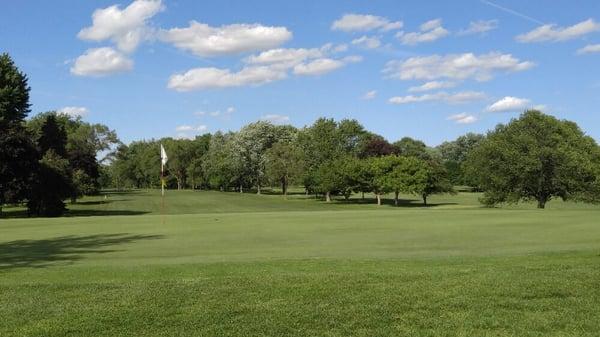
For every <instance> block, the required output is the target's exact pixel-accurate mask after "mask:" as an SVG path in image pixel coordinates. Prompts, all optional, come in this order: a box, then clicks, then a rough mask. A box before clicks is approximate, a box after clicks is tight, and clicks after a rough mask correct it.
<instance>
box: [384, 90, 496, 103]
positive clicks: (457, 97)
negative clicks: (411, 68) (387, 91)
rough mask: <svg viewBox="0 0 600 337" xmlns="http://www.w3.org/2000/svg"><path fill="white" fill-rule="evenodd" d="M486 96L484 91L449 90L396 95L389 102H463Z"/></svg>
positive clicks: (477, 99)
mask: <svg viewBox="0 0 600 337" xmlns="http://www.w3.org/2000/svg"><path fill="white" fill-rule="evenodd" d="M485 98H486V95H485V94H484V93H482V92H477V91H463V92H457V93H453V94H449V93H447V92H443V91H442V92H437V93H434V94H424V95H421V96H414V95H408V96H395V97H392V98H390V99H389V101H388V102H389V103H392V104H409V103H420V102H433V101H442V102H445V103H449V104H461V103H468V102H473V101H480V100H483V99H485Z"/></svg>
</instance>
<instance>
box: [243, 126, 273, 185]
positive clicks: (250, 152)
mask: <svg viewBox="0 0 600 337" xmlns="http://www.w3.org/2000/svg"><path fill="white" fill-rule="evenodd" d="M278 131H280V130H279V129H278V128H277V127H276V126H275V125H273V124H271V123H269V122H265V121H258V122H255V123H251V124H248V125H246V126H244V127H243V128H242V129H241V130H240V131H239V132H238V133H237V134H236V135H235V141H236V143H237V144H235V145H234V146H235V147H236V152H238V153H239V155H240V156H241V158H242V161H243V164H244V166H243V167H244V169H245V171H246V172H244V175H245V176H246V177H249V178H250V179H251V180H252V182H253V184H254V186H256V191H257V193H258V194H260V191H261V187H262V186H263V185H264V184H265V183H266V178H267V176H266V161H267V157H266V154H267V150H268V149H269V148H270V147H271V146H273V144H274V143H275V142H277V140H278V135H279V132H278Z"/></svg>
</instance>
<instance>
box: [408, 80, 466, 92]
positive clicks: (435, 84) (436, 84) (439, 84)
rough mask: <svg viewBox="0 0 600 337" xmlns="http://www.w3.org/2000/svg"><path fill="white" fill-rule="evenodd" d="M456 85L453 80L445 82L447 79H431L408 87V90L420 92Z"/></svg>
mask: <svg viewBox="0 0 600 337" xmlns="http://www.w3.org/2000/svg"><path fill="white" fill-rule="evenodd" d="M455 86H456V83H455V82H447V81H431V82H426V83H423V84H422V85H419V86H416V87H410V88H408V92H422V91H429V90H436V89H444V88H453V87H455Z"/></svg>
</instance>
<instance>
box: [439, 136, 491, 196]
mask: <svg viewBox="0 0 600 337" xmlns="http://www.w3.org/2000/svg"><path fill="white" fill-rule="evenodd" d="M483 139H485V136H483V135H481V134H477V133H471V132H470V133H467V134H465V135H463V136H460V137H458V138H457V139H456V140H453V141H449V142H443V143H442V144H440V145H439V146H438V147H437V149H438V151H439V153H440V156H441V158H442V160H443V163H444V166H445V167H446V170H447V171H448V178H449V179H450V181H451V182H452V183H453V184H454V185H470V186H472V185H473V181H472V180H471V179H469V176H468V175H466V174H465V171H464V168H463V164H464V162H465V161H466V159H467V156H468V155H469V153H470V152H471V151H472V150H473V149H474V148H475V147H477V145H479V143H481V141H482V140H483Z"/></svg>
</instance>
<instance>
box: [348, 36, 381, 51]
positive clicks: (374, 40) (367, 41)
mask: <svg viewBox="0 0 600 337" xmlns="http://www.w3.org/2000/svg"><path fill="white" fill-rule="evenodd" d="M352 44H353V45H357V46H359V47H362V48H367V49H375V48H379V47H380V46H381V40H379V37H377V36H366V35H364V36H361V37H359V38H358V39H354V40H352Z"/></svg>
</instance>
